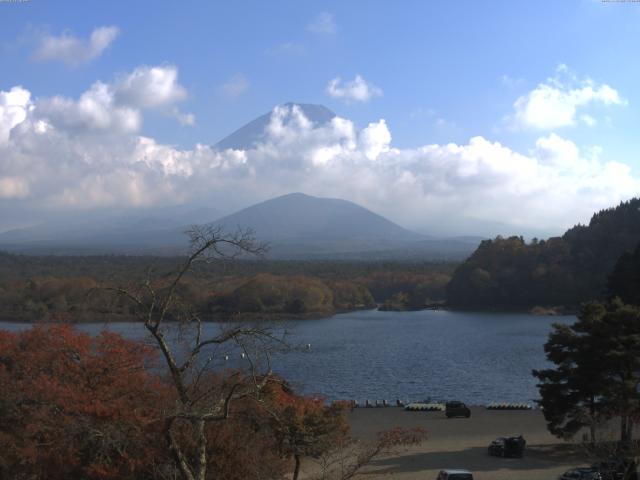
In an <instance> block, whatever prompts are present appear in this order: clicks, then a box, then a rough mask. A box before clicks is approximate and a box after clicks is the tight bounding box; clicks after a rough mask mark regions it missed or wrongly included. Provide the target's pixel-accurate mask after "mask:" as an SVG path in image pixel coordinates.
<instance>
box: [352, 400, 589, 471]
mask: <svg viewBox="0 0 640 480" xmlns="http://www.w3.org/2000/svg"><path fill="white" fill-rule="evenodd" d="M349 421H350V423H351V426H352V433H353V435H354V436H356V437H358V438H362V439H371V438H373V436H374V435H375V432H378V431H381V430H386V429H389V428H393V427H396V426H400V427H415V426H422V427H424V428H426V429H427V431H428V434H429V440H428V441H427V442H426V443H424V444H423V445H422V446H420V447H415V448H411V449H409V450H408V451H405V452H402V453H400V454H399V455H394V456H391V457H389V458H382V459H379V460H377V461H375V462H374V464H373V465H371V467H368V468H367V469H366V470H365V471H364V472H363V474H361V475H360V476H359V478H368V479H371V480H374V479H382V478H386V479H388V478H394V479H395V478H397V479H405V480H418V479H420V480H430V479H434V480H435V478H436V477H437V474H438V472H439V471H440V470H441V469H443V468H466V469H468V470H471V471H472V472H473V473H474V479H476V480H502V479H505V480H506V479H519V480H520V479H521V480H545V479H556V478H557V477H558V476H559V475H560V474H561V473H563V472H564V471H566V470H567V469H569V468H571V467H575V466H582V465H584V466H586V465H587V464H588V461H586V459H584V458H581V456H580V455H579V452H580V449H579V447H576V446H575V445H573V444H570V443H566V442H562V441H561V440H558V439H557V438H555V437H553V436H552V435H550V434H549V433H548V432H547V430H546V425H545V421H544V417H543V415H542V412H540V411H539V410H532V411H492V410H485V409H484V408H472V414H471V418H469V419H464V418H459V419H458V418H457V419H447V418H446V417H445V416H444V413H442V412H408V411H405V410H403V409H401V408H395V407H389V408H360V409H355V410H354V411H353V412H352V413H351V414H350V415H349ZM514 434H522V435H524V437H525V439H526V441H527V450H526V452H525V457H524V458H522V459H504V458H495V457H490V456H489V455H488V454H487V446H488V445H489V443H490V442H491V440H493V439H494V438H496V437H499V436H504V435H514Z"/></svg>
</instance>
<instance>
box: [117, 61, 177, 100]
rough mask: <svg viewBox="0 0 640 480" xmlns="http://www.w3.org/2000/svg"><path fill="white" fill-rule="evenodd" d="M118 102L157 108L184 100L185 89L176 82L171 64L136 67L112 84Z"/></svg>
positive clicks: (175, 70) (175, 75)
mask: <svg viewBox="0 0 640 480" xmlns="http://www.w3.org/2000/svg"><path fill="white" fill-rule="evenodd" d="M113 92H114V96H115V99H116V101H117V102H118V103H121V104H125V105H132V106H135V107H138V108H158V107H164V106H166V105H172V104H174V103H176V102H179V101H181V100H184V99H185V98H186V96H187V91H186V90H185V89H184V87H182V85H180V84H179V83H178V69H177V68H176V67H175V66H173V65H165V66H160V67H146V66H145V67H138V68H136V69H135V70H134V71H133V72H131V73H130V74H128V75H125V76H123V77H121V78H120V79H119V80H118V81H116V82H115V84H114V85H113Z"/></svg>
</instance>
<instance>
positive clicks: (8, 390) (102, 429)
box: [0, 325, 167, 480]
mask: <svg viewBox="0 0 640 480" xmlns="http://www.w3.org/2000/svg"><path fill="white" fill-rule="evenodd" d="M0 352H1V353H0V405H2V406H4V408H0V433H1V434H2V440H3V444H4V445H6V446H7V451H9V452H10V456H9V457H5V465H0V469H1V470H0V476H3V475H5V476H8V475H9V474H18V473H21V474H31V475H35V476H36V477H40V478H43V477H42V475H43V472H44V471H46V472H47V473H46V475H45V477H46V478H48V479H52V480H56V479H63V478H86V479H107V478H138V477H137V475H139V474H140V473H142V472H144V471H146V469H148V468H149V466H150V460H151V459H152V458H153V456H154V447H153V445H156V444H158V443H159V442H157V440H156V439H155V436H157V432H154V431H153V430H152V429H150V428H149V425H153V423H154V421H155V420H156V419H157V418H159V411H158V410H159V409H161V408H162V405H163V403H164V402H165V401H166V392H167V390H166V387H164V385H163V383H162V382H161V380H160V379H159V378H158V377H156V376H155V375H153V374H151V373H150V372H149V371H148V370H147V368H146V364H147V363H148V362H149V361H150V359H151V358H152V357H153V352H152V351H151V350H150V349H149V348H147V347H144V346H141V345H139V344H137V343H135V342H131V341H128V340H125V339H123V338H122V337H120V336H118V335H115V334H111V333H106V334H103V335H101V336H98V337H90V336H88V335H86V334H82V333H78V332H77V331H75V330H74V329H73V328H72V327H70V326H68V325H51V326H37V327H35V328H33V329H31V330H28V331H25V332H22V333H6V332H0ZM160 443H161V442H160ZM3 478H5V477H3Z"/></svg>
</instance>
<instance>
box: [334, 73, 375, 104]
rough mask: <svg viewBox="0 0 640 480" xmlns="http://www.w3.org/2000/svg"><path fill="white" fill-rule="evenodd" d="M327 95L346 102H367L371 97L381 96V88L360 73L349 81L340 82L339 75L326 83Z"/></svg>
mask: <svg viewBox="0 0 640 480" xmlns="http://www.w3.org/2000/svg"><path fill="white" fill-rule="evenodd" d="M326 91H327V95H329V96H330V97H333V98H339V99H341V100H344V101H345V102H347V103H350V102H368V101H369V100H371V99H372V98H373V97H379V96H382V90H381V89H380V88H378V87H376V86H375V85H373V84H372V83H368V82H367V81H366V80H365V79H364V78H362V77H361V76H360V75H356V78H354V79H353V80H352V81H350V82H344V83H343V82H342V79H341V78H340V77H336V78H334V79H333V80H330V81H329V83H328V84H327V89H326Z"/></svg>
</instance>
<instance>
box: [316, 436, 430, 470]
mask: <svg viewBox="0 0 640 480" xmlns="http://www.w3.org/2000/svg"><path fill="white" fill-rule="evenodd" d="M426 440H427V431H426V430H424V429H423V428H420V427H416V428H399V427H398V428H393V429H391V430H385V431H382V432H379V433H378V434H377V436H376V439H375V440H374V441H370V442H366V441H361V440H357V439H354V438H346V439H344V441H340V442H337V443H336V444H335V446H334V448H333V449H331V450H328V451H326V452H323V453H322V454H321V455H319V456H318V458H317V459H316V461H317V463H318V466H319V468H320V474H319V476H318V477H316V478H317V480H350V479H352V478H354V477H355V476H356V475H358V474H359V473H361V472H362V470H363V469H364V468H365V467H367V466H368V465H371V463H372V462H373V461H374V460H376V459H378V458H379V457H381V456H384V455H392V454H398V453H399V452H400V451H402V450H404V449H406V448H408V447H411V446H417V445H421V444H422V443H423V442H425V441H426Z"/></svg>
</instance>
